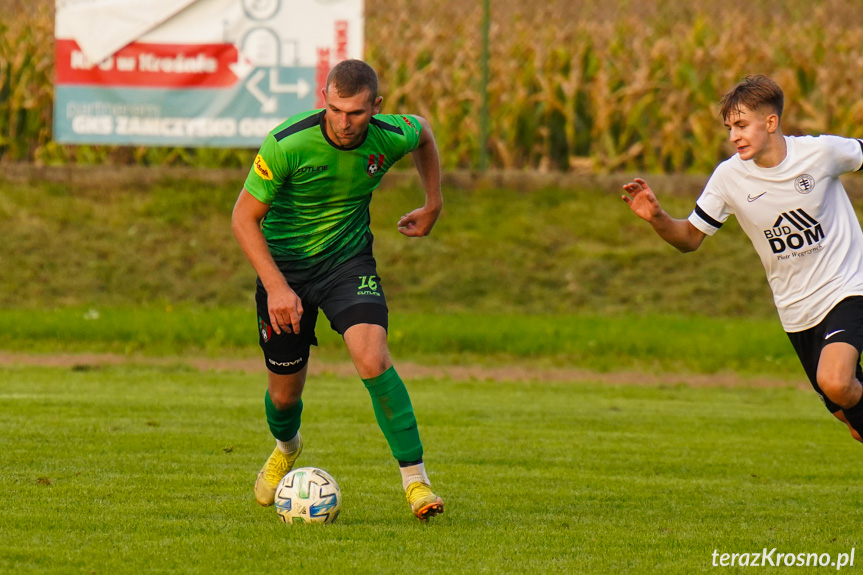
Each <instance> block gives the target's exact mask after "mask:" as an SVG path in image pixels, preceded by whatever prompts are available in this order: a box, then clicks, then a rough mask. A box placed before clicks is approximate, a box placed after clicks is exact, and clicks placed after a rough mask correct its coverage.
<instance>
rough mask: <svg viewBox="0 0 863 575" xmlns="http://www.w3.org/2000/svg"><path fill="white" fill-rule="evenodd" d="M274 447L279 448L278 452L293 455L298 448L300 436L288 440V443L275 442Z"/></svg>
mask: <svg viewBox="0 0 863 575" xmlns="http://www.w3.org/2000/svg"><path fill="white" fill-rule="evenodd" d="M276 445H277V446H278V447H279V451H281V452H282V453H284V454H285V455H287V454H288V453H294V452H295V451H296V450H297V449H299V448H300V434H299V432H297V434H296V435H295V436H294V438H293V439H289V440H288V441H281V440H278V439H277V440H276Z"/></svg>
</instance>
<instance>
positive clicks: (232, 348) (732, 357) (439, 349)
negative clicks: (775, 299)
mask: <svg viewBox="0 0 863 575" xmlns="http://www.w3.org/2000/svg"><path fill="white" fill-rule="evenodd" d="M256 329H257V326H256V324H255V316H254V310H252V309H251V307H249V308H248V309H239V308H230V309H201V308H183V307H181V308H173V307H169V308H155V307H144V308H129V309H126V308H107V309H99V308H59V309H54V310H45V311H40V312H38V313H35V312H33V311H31V310H0V349H7V350H15V351H18V352H35V353H44V354H48V355H50V354H51V353H57V352H66V353H74V352H101V353H119V354H130V353H134V354H141V355H151V356H152V355H161V356H166V355H167V356H172V355H173V356H189V355H203V356H208V357H235V358H237V357H239V358H242V357H246V358H251V357H255V358H257V357H259V355H260V350H259V349H258V348H257V341H258V340H257V332H256ZM316 333H317V336H318V340H319V347H318V348H317V349H316V353H317V354H321V356H322V357H324V358H327V359H337V360H344V361H349V360H348V359H347V353H346V352H345V350H344V344H343V342H342V340H341V338H340V337H339V336H338V335H337V334H336V333H335V332H333V331H332V330H331V329H330V328H329V323H328V322H327V321H326V319H325V318H323V317H321V318H319V321H318V326H317V329H316ZM389 342H390V349H391V350H392V353H393V355H394V357H395V358H396V359H399V358H403V359H405V360H407V359H411V360H413V361H419V362H422V363H430V364H461V365H465V364H478V365H485V366H498V365H506V364H521V365H529V366H535V367H571V368H579V369H585V370H595V371H616V370H620V369H626V370H641V371H649V372H657V371H658V372H671V371H683V372H690V373H718V372H729V371H735V372H742V373H746V374H750V375H753V374H762V375H770V376H774V377H793V378H797V379H802V373H803V372H802V369H801V368H800V366H799V362H798V360H797V357H796V355H795V354H794V350H793V348H792V347H791V344H790V343H789V342H788V338H787V337H786V336H785V334H784V333H783V332H782V329H781V327H780V325H779V322H778V321H777V320H758V319H748V320H747V319H718V318H707V317H686V316H655V315H654V316H596V315H578V316H576V315H518V316H515V315H480V314H470V313H458V314H453V313H450V314H423V313H393V314H392V316H391V318H390V330H389Z"/></svg>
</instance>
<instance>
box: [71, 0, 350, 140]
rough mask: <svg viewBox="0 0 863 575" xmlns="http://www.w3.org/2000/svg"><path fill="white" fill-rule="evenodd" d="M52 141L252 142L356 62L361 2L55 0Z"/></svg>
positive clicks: (312, 104)
mask: <svg viewBox="0 0 863 575" xmlns="http://www.w3.org/2000/svg"><path fill="white" fill-rule="evenodd" d="M55 45H56V47H55V51H56V54H55V56H56V70H55V104H54V139H55V140H56V141H58V142H61V143H93V144H117V145H169V146H208V147H257V146H258V145H260V143H261V140H262V139H263V137H264V136H265V135H266V134H267V132H269V131H270V130H271V129H272V128H273V127H275V126H276V125H277V124H279V123H280V122H281V121H282V120H284V119H285V118H286V117H288V116H291V115H293V114H296V113H299V112H302V111H305V110H310V109H313V108H316V107H321V106H322V105H323V102H322V99H321V98H320V90H321V89H322V88H323V87H324V85H325V82H326V76H327V73H328V72H329V70H330V68H332V66H334V65H335V64H337V63H338V62H340V61H342V60H345V59H347V58H362V46H363V5H362V0H148V1H146V2H144V1H142V0H57V3H56V20H55Z"/></svg>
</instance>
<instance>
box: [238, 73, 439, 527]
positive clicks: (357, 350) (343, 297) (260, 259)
mask: <svg viewBox="0 0 863 575" xmlns="http://www.w3.org/2000/svg"><path fill="white" fill-rule="evenodd" d="M323 95H324V98H325V101H326V107H325V108H324V109H323V110H313V111H310V112H305V113H302V114H298V115H296V116H293V117H292V118H289V119H288V120H286V121H285V122H283V123H282V124H280V125H279V126H277V127H276V128H275V129H274V130H273V131H272V132H270V134H269V135H268V136H267V138H266V139H265V140H264V143H263V145H262V146H261V149H260V153H259V154H258V156H257V157H256V158H255V162H254V165H253V166H252V169H251V170H250V171H249V175H248V177H247V179H246V182H245V185H244V188H243V190H242V191H241V192H240V196H239V198H238V199H237V203H236V205H235V207H234V213H233V230H234V235H235V236H236V238H237V241H238V242H239V244H240V246H241V247H242V249H243V252H244V253H245V254H246V257H247V258H248V259H249V261H250V262H251V264H252V266H253V267H254V269H255V271H256V272H257V274H258V281H257V286H258V287H257V292H256V302H257V313H258V332H259V334H258V335H259V342H260V345H261V348H262V349H263V352H264V359H265V362H266V365H267V369H268V373H267V375H268V385H267V393H266V395H265V398H264V405H265V408H266V415H267V423H268V424H269V427H270V431H271V432H272V434H273V436H274V437H275V438H276V448H275V449H274V450H273V453H272V455H270V457H269V459H267V461H266V463H265V464H264V467H263V469H261V471H260V473H258V478H257V481H256V482H255V499H256V500H257V502H258V503H259V504H261V505H272V504H273V500H274V496H275V490H276V486H277V485H278V483H279V481H280V480H281V479H282V477H284V476H285V475H286V474H287V473H288V471H290V470H291V468H292V467H293V466H294V463H295V461H296V460H297V457H298V456H299V455H300V452H301V451H302V448H303V443H302V438H301V436H300V433H299V428H300V418H301V414H302V411H303V402H302V399H301V397H302V392H303V387H304V385H305V381H306V373H307V369H308V363H307V362H308V359H309V349H310V346H311V345H316V344H317V340H316V338H315V323H316V319H317V315H318V309H321V310H323V312H324V314H325V315H326V316H327V318H328V319H329V321H330V326H331V327H332V329H334V330H335V331H337V332H338V333H339V334H341V335H342V337H343V339H344V341H345V345H346V346H347V349H348V351H349V353H350V355H351V358H352V360H353V362H354V365H355V367H356V369H357V373H358V374H359V376H360V378H361V379H362V380H363V383H365V386H366V388H367V390H368V392H369V395H370V396H371V399H372V404H373V407H374V412H375V417H376V419H377V422H378V424H379V425H380V428H381V430H382V431H383V433H384V436H385V437H386V440H387V442H388V443H389V446H390V449H391V450H392V454H393V456H394V457H395V459H396V460H397V461H398V463H399V468H400V470H401V475H402V484H403V486H404V488H405V492H406V496H407V500H408V503H410V506H411V510H412V512H413V513H414V515H416V517H418V518H419V519H420V520H426V519H428V518H429V517H433V516H434V515H437V514H439V513H443V500H441V498H440V497H438V496H437V495H435V494H434V493H433V492H432V491H431V482H430V481H429V478H428V475H427V473H426V470H425V465H424V463H423V447H422V443H421V441H420V437H419V431H418V429H417V422H416V418H415V417H414V412H413V407H412V406H411V401H410V397H409V396H408V392H407V389H406V388H405V385H404V383H403V382H402V380H401V378H400V377H399V375H398V373H396V370H395V368H394V367H393V364H392V360H391V358H390V353H389V349H388V346H387V323H388V315H387V314H388V312H387V306H386V300H385V298H384V292H383V288H382V285H381V280H380V278H379V277H378V275H377V269H376V264H375V259H374V257H373V255H372V234H371V231H370V229H369V221H370V218H369V203H370V202H371V196H372V192H373V191H374V190H375V188H377V186H378V184H379V183H380V180H381V177H382V176H383V175H384V174H385V173H386V172H387V170H388V169H389V168H390V167H391V166H392V165H393V164H394V163H395V162H396V161H397V160H399V159H400V158H402V157H403V156H405V155H406V154H408V153H411V155H412V157H413V160H414V164H415V165H416V168H417V171H418V172H419V175H420V177H421V180H422V184H423V187H424V188H425V195H426V200H425V205H424V206H423V207H421V208H418V209H416V210H413V211H412V212H410V213H408V214H406V215H404V216H402V217H401V219H400V220H399V222H398V229H399V231H400V232H401V233H402V234H404V235H406V236H411V237H421V236H426V235H428V234H429V233H430V232H431V230H432V227H433V226H434V224H435V222H436V221H437V218H438V216H439V215H440V211H441V206H442V198H441V192H440V161H439V158H438V150H437V146H436V144H435V141H434V135H433V134H432V130H431V127H430V126H429V124H428V122H427V121H426V120H425V119H423V118H420V117H418V116H408V115H380V114H378V112H379V111H380V107H381V101H382V98H381V97H380V96H378V79H377V74H376V73H375V71H374V70H373V69H372V68H371V66H369V65H368V64H366V63H365V62H362V61H360V60H345V61H343V62H341V63H339V64H337V65H336V66H335V67H334V68H333V69H332V70H331V71H330V73H329V76H328V77H327V85H326V88H324V90H323Z"/></svg>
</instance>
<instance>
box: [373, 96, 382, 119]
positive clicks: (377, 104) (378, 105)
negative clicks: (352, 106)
mask: <svg viewBox="0 0 863 575" xmlns="http://www.w3.org/2000/svg"><path fill="white" fill-rule="evenodd" d="M383 101H384V97H383V96H378V97H377V98H375V101H374V102H372V116H374V115H375V114H380V112H381V102H383Z"/></svg>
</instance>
